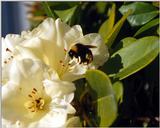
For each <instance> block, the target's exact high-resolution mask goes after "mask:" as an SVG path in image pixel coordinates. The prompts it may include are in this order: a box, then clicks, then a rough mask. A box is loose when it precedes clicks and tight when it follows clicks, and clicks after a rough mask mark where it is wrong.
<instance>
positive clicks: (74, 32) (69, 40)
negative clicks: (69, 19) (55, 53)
mask: <svg viewBox="0 0 160 128" xmlns="http://www.w3.org/2000/svg"><path fill="white" fill-rule="evenodd" d="M82 37H83V32H82V28H81V26H80V25H75V26H73V27H72V28H71V29H70V30H69V31H68V32H66V33H65V36H64V39H65V49H66V50H69V49H70V48H71V45H73V44H75V43H78V41H79V39H80V38H82Z"/></svg>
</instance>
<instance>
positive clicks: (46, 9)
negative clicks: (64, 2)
mask: <svg viewBox="0 0 160 128" xmlns="http://www.w3.org/2000/svg"><path fill="white" fill-rule="evenodd" d="M42 6H43V7H44V10H45V12H46V14H47V16H48V17H52V18H53V19H56V16H55V14H54V13H53V12H52V10H51V9H50V6H49V5H48V3H47V2H42Z"/></svg>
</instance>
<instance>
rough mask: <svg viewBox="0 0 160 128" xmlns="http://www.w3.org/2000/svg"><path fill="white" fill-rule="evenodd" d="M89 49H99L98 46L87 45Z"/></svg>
mask: <svg viewBox="0 0 160 128" xmlns="http://www.w3.org/2000/svg"><path fill="white" fill-rule="evenodd" d="M85 46H86V47H87V48H97V47H96V46H94V45H85Z"/></svg>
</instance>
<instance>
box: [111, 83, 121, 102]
mask: <svg viewBox="0 0 160 128" xmlns="http://www.w3.org/2000/svg"><path fill="white" fill-rule="evenodd" d="M113 90H114V93H115V96H116V99H117V102H119V103H122V101H123V84H122V82H121V81H117V82H115V83H114V84H113Z"/></svg>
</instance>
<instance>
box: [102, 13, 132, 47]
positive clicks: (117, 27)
mask: <svg viewBox="0 0 160 128" xmlns="http://www.w3.org/2000/svg"><path fill="white" fill-rule="evenodd" d="M130 14H131V11H130V10H129V11H128V12H127V13H126V14H125V15H124V16H123V17H122V18H121V19H120V20H119V21H118V22H117V23H116V25H115V26H114V27H113V28H112V31H111V32H110V34H109V35H108V36H106V37H105V39H106V40H105V42H106V44H107V46H108V47H111V46H112V44H113V42H114V40H115V39H116V37H117V35H118V33H119V31H120V29H121V27H122V25H123V23H124V22H125V20H126V19H127V17H128V16H129V15H130Z"/></svg>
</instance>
